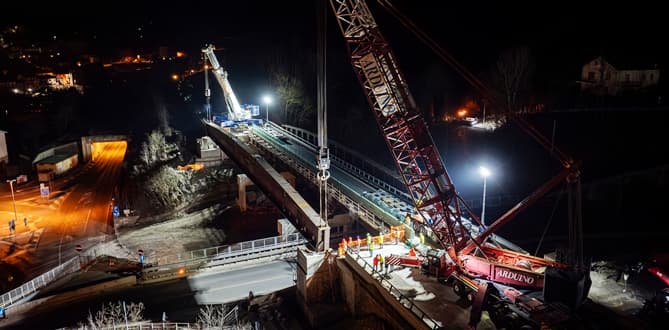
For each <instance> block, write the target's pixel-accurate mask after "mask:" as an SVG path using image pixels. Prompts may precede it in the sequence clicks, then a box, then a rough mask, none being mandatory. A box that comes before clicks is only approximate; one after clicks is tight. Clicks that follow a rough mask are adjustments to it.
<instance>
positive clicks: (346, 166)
mask: <svg viewBox="0 0 669 330" xmlns="http://www.w3.org/2000/svg"><path fill="white" fill-rule="evenodd" d="M269 127H270V128H271V129H273V130H276V131H279V132H281V133H282V134H285V135H288V136H290V137H291V138H293V139H295V140H297V141H300V142H302V144H303V145H304V146H306V147H308V148H310V149H312V150H314V151H315V150H316V148H317V146H316V145H315V144H314V141H316V140H315V135H313V133H311V132H309V131H307V130H303V129H301V128H297V127H293V126H289V125H283V126H279V125H277V124H274V123H271V124H270V125H269ZM330 144H331V145H332V146H331V147H334V148H331V149H330V161H331V162H332V163H333V164H335V165H337V167H339V168H340V169H342V170H344V171H346V172H348V173H349V174H351V175H353V176H355V177H357V178H359V179H362V180H364V181H365V182H367V183H369V184H370V185H373V186H376V187H378V188H381V189H383V190H386V191H388V192H390V193H392V194H393V195H395V196H397V197H399V198H401V199H404V200H405V201H411V196H410V195H409V194H407V193H406V191H405V190H406V188H405V187H404V185H403V184H402V181H401V179H399V178H398V177H396V176H394V175H392V174H390V173H389V172H390V170H388V169H386V168H383V166H382V165H380V164H378V163H376V162H374V161H371V160H368V159H365V157H364V156H362V155H359V154H357V153H355V152H354V151H352V150H349V149H348V148H346V147H344V146H341V145H340V144H337V143H334V142H331V143H330ZM337 150H345V152H346V154H347V155H349V156H348V157H347V158H351V157H354V159H357V160H358V162H359V163H360V164H361V165H362V166H363V167H364V168H367V169H368V170H371V171H372V173H370V172H369V171H368V170H365V169H363V168H361V167H359V166H356V165H354V164H352V163H351V162H349V161H347V160H344V159H343V158H341V157H339V156H338V155H336V154H335V153H336V151H337ZM379 175H380V176H381V178H379ZM387 180H390V181H392V182H393V184H389V183H388V182H387Z"/></svg>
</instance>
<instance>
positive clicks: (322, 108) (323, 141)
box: [316, 0, 330, 246]
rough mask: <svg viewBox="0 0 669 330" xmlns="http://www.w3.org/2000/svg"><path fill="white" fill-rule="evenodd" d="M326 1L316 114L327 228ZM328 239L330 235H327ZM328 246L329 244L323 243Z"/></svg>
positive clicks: (321, 13) (321, 20) (320, 35)
mask: <svg viewBox="0 0 669 330" xmlns="http://www.w3.org/2000/svg"><path fill="white" fill-rule="evenodd" d="M326 15H327V0H320V1H319V4H318V44H317V50H316V52H317V54H316V61H317V64H316V65H317V68H316V72H317V80H316V90H317V93H318V95H317V106H316V108H317V112H318V118H317V121H318V164H317V165H318V179H319V186H318V188H319V189H318V192H319V198H320V199H319V201H320V202H319V206H320V216H321V220H322V221H324V222H325V225H324V226H326V227H327V226H328V223H327V221H328V178H330V172H329V171H328V170H329V169H330V151H329V150H328V131H327V114H328V112H327V89H326V86H327V75H326V63H327V62H326V55H327V43H326V38H327V30H326V23H327V17H326ZM328 231H329V229H328ZM327 236H328V238H327V239H329V236H330V235H327ZM325 246H329V242H325Z"/></svg>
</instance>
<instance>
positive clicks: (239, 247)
mask: <svg viewBox="0 0 669 330" xmlns="http://www.w3.org/2000/svg"><path fill="white" fill-rule="evenodd" d="M306 243H307V240H306V239H304V237H302V235H301V234H300V233H293V234H289V235H285V236H274V237H268V238H261V239H257V240H253V241H246V242H240V243H236V244H232V245H222V246H215V247H210V248H205V249H200V250H194V251H188V252H183V253H179V254H174V255H167V256H163V257H159V258H158V259H157V262H156V263H154V264H153V265H160V266H166V265H171V264H188V263H190V262H195V261H203V260H213V261H216V260H223V259H231V258H235V257H240V256H244V255H250V254H258V253H261V252H265V251H270V250H280V249H284V248H287V247H291V246H296V245H301V244H306Z"/></svg>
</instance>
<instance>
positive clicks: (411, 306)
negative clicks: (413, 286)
mask: <svg viewBox="0 0 669 330" xmlns="http://www.w3.org/2000/svg"><path fill="white" fill-rule="evenodd" d="M346 253H347V254H348V255H349V256H351V258H353V259H354V260H355V262H356V263H357V264H358V265H360V267H362V269H364V270H365V272H366V273H368V274H370V275H372V278H376V279H377V280H378V281H379V284H381V287H383V288H385V289H386V290H388V292H389V293H390V294H391V295H393V296H394V297H395V298H396V299H397V301H399V303H400V304H402V305H403V306H404V307H406V308H407V309H408V310H410V311H411V312H412V313H413V314H414V315H416V316H417V317H418V318H419V319H421V320H422V321H423V323H425V325H427V327H428V328H430V329H441V325H440V323H439V322H438V321H436V320H434V319H433V318H431V317H429V316H428V315H427V313H426V312H425V311H423V310H422V309H421V308H420V307H418V305H416V304H415V303H414V302H413V300H412V299H411V298H409V297H407V296H406V295H404V294H403V293H402V291H400V289H398V288H396V287H395V286H394V285H393V284H392V283H390V281H389V280H388V278H386V277H385V276H384V275H383V273H382V272H380V271H377V270H375V269H374V267H373V266H372V265H370V264H369V263H368V262H367V260H365V258H363V257H361V256H360V254H358V253H354V252H353V250H351V248H348V249H347V251H346ZM374 275H377V276H376V277H375V276H374Z"/></svg>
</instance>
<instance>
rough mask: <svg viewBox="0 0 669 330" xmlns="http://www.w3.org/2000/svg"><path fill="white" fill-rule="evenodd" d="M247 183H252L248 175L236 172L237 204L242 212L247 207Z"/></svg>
mask: <svg viewBox="0 0 669 330" xmlns="http://www.w3.org/2000/svg"><path fill="white" fill-rule="evenodd" d="M249 184H253V183H252V182H251V180H250V179H249V177H247V176H246V174H237V191H238V192H239V193H238V197H237V205H238V206H239V210H240V211H242V212H245V211H246V209H247V207H246V186H248V185H249Z"/></svg>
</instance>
